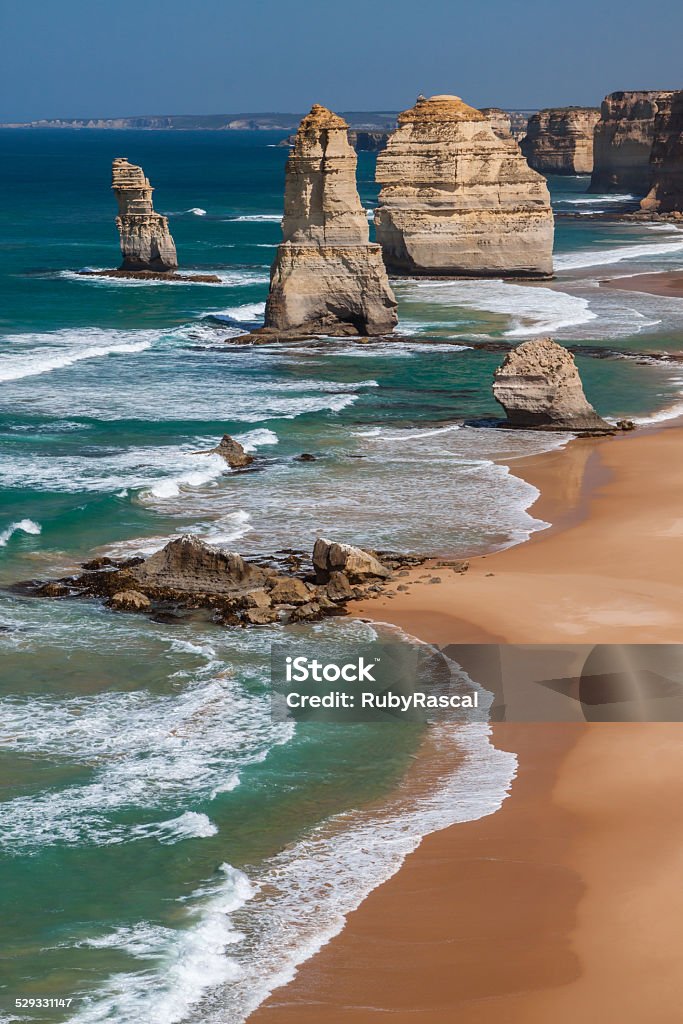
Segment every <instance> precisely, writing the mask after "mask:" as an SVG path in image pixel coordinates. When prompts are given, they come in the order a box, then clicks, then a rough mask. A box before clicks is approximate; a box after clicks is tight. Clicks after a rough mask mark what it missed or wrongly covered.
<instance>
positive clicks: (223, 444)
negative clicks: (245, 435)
mask: <svg viewBox="0 0 683 1024" xmlns="http://www.w3.org/2000/svg"><path fill="white" fill-rule="evenodd" d="M196 454H197V455H220V457H221V458H222V459H225V461H226V462H227V464H228V465H229V466H230V468H231V469H245V468H246V467H247V466H251V464H252V462H253V461H254V456H253V455H249V454H248V452H245V450H244V448H243V447H242V445H241V444H240V443H239V441H236V440H235V438H234V437H231V436H230V434H223V437H222V438H221V439H220V441H219V442H218V444H217V445H216V447H215V448H209V449H207V450H206V451H201V452H197V453H196Z"/></svg>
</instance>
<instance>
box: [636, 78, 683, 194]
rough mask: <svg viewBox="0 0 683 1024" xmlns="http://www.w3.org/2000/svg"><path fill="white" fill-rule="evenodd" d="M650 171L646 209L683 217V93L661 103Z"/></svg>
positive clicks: (655, 128)
mask: <svg viewBox="0 0 683 1024" xmlns="http://www.w3.org/2000/svg"><path fill="white" fill-rule="evenodd" d="M650 169H651V172H652V189H651V190H650V192H649V193H648V195H647V196H646V197H645V199H643V201H642V203H641V204H640V205H641V207H642V208H643V210H649V211H652V212H654V213H680V214H683V91H682V92H675V93H672V94H671V95H670V96H668V97H666V98H665V99H662V100H660V102H659V110H658V112H657V117H656V118H655V126H654V142H653V143H652V153H651V156H650Z"/></svg>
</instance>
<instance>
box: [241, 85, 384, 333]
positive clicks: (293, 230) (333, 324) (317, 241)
mask: <svg viewBox="0 0 683 1024" xmlns="http://www.w3.org/2000/svg"><path fill="white" fill-rule="evenodd" d="M347 127H348V126H347V124H346V122H345V121H344V120H343V119H342V118H341V117H338V116H337V115H336V114H333V113H332V112H331V111H330V110H327V109H326V108H325V107H321V106H319V105H317V104H316V105H315V106H313V107H312V108H311V112H310V114H308V115H307V116H306V117H305V118H304V119H303V120H302V122H301V124H300V126H299V130H298V132H297V134H296V141H295V144H294V149H293V150H292V152H291V154H290V156H289V159H288V161H287V170H286V179H285V212H284V217H283V220H282V235H283V241H282V243H281V244H280V245H279V246H278V251H277V256H276V257H275V262H274V263H273V266H272V269H271V275H270V293H269V295H268V301H267V303H266V314H265V328H266V330H268V329H270V330H271V331H274V332H275V333H276V334H280V335H281V334H283V333H284V334H286V335H288V336H289V337H296V336H305V335H309V334H322V335H332V336H334V337H338V336H344V335H348V334H357V335H381V334H387V333H390V332H391V331H392V330H393V329H394V327H395V326H396V322H397V316H396V300H395V298H394V295H393V292H392V291H391V288H390V287H389V281H388V278H387V274H386V270H385V269H384V264H383V263H382V253H381V250H380V247H379V246H378V245H374V244H371V243H370V241H369V237H370V236H369V227H368V218H367V213H366V211H365V210H364V209H363V207H362V206H361V202H360V198H359V196H358V189H357V187H356V154H355V153H354V151H353V149H352V148H351V146H350V145H349V140H348V136H347ZM255 333H258V332H255Z"/></svg>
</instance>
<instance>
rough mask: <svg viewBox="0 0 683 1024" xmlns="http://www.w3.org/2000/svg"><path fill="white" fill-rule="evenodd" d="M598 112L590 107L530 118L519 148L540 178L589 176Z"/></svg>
mask: <svg viewBox="0 0 683 1024" xmlns="http://www.w3.org/2000/svg"><path fill="white" fill-rule="evenodd" d="M599 120H600V111H599V110H596V109H594V108H591V107H562V108H558V109H556V110H539V112H538V113H537V114H533V115H532V116H531V117H530V118H529V123H528V125H527V133H526V135H525V136H524V138H523V139H522V140H521V142H520V144H519V145H520V148H521V150H522V153H524V156H525V157H526V158H527V161H528V163H529V166H530V167H533V169H534V170H535V171H540V173H541V174H590V173H591V171H592V170H593V133H594V131H595V126H596V124H597V123H598V121H599Z"/></svg>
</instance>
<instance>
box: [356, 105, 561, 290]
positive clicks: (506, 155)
mask: <svg viewBox="0 0 683 1024" xmlns="http://www.w3.org/2000/svg"><path fill="white" fill-rule="evenodd" d="M398 122H399V125H398V128H397V129H396V131H395V132H394V133H393V134H392V135H391V136H390V138H389V141H388V143H387V147H386V149H385V150H384V151H383V152H382V153H380V154H379V155H378V157H377V181H378V182H379V183H380V185H381V186H382V189H381V192H380V195H379V205H378V208H377V210H376V211H375V226H376V230H377V241H378V242H379V243H380V245H381V246H382V250H383V253H384V259H385V262H386V265H387V266H388V267H389V269H390V270H392V271H394V272H396V273H404V274H442V275H448V276H496V275H505V276H515V277H545V276H547V275H549V274H551V273H552V246H553V215H552V211H551V208H550V196H549V193H548V188H547V185H546V183H545V180H544V179H543V178H542V177H541V175H540V174H538V173H537V172H536V171H533V170H532V169H531V168H530V167H529V165H528V164H527V162H526V160H525V159H524V157H523V156H522V153H521V151H520V149H519V146H518V145H517V143H516V142H515V140H514V139H512V138H511V137H507V138H503V137H501V136H500V135H498V134H497V133H496V131H495V130H494V127H493V124H492V122H491V120H490V119H489V118H487V117H486V116H485V115H484V114H483V113H481V111H479V110H475V109H474V107H470V106H468V105H467V104H466V103H464V102H463V101H462V100H461V99H460V98H459V97H457V96H432V97H431V99H425V98H424V97H420V98H419V99H418V101H417V103H416V104H415V106H414V107H412V108H411V109H410V110H406V111H404V112H403V113H402V114H399V118H398Z"/></svg>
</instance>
